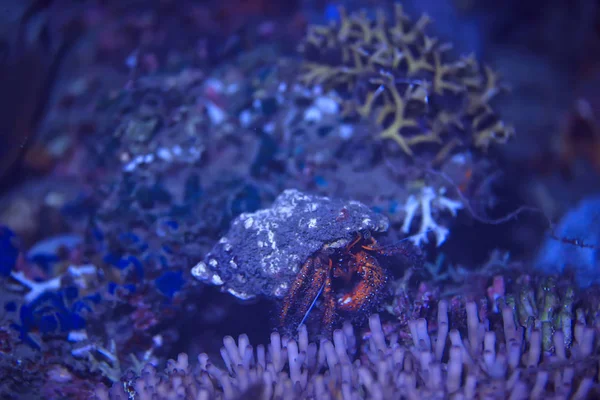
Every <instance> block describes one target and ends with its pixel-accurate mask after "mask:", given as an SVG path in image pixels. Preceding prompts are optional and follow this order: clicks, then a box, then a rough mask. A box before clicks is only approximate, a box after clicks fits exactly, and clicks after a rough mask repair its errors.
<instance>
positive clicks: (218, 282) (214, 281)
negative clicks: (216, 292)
mask: <svg viewBox="0 0 600 400" xmlns="http://www.w3.org/2000/svg"><path fill="white" fill-rule="evenodd" d="M210 283H212V284H213V285H216V286H221V285H222V284H223V279H221V277H220V276H219V275H217V274H214V275H213V276H212V277H211V279H210Z"/></svg>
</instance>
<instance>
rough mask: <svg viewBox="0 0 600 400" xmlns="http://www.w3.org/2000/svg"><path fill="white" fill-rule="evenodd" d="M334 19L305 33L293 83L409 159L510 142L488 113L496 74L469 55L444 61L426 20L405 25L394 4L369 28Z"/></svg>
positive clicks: (359, 21) (360, 17)
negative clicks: (317, 91) (418, 153)
mask: <svg viewBox="0 0 600 400" xmlns="http://www.w3.org/2000/svg"><path fill="white" fill-rule="evenodd" d="M340 17H341V18H340V22H339V23H337V24H331V25H328V26H310V27H309V29H308V33H307V35H306V37H305V39H304V41H303V43H302V44H301V46H300V51H301V53H302V54H303V57H304V62H303V66H302V68H303V72H302V74H301V76H300V82H301V83H303V84H305V85H308V86H321V87H323V88H324V89H325V90H332V89H334V90H338V91H340V92H341V93H345V94H346V95H347V98H348V99H350V102H351V103H353V105H354V107H350V108H349V109H350V110H354V111H355V112H356V113H357V114H359V115H361V116H362V117H370V118H373V120H374V121H375V123H376V124H377V125H378V126H380V127H381V131H380V133H379V135H378V136H379V138H381V139H392V140H394V141H395V142H396V143H397V144H398V145H399V146H400V148H401V149H402V151H403V152H404V153H406V154H407V155H410V156H412V155H413V154H414V148H415V147H416V146H418V145H420V144H425V143H429V144H433V145H435V146H436V148H437V150H436V151H437V154H438V156H439V157H446V156H447V155H449V154H451V153H452V152H453V150H454V149H455V148H456V147H457V146H471V147H475V148H478V149H480V150H484V151H485V150H487V149H488V147H489V146H490V145H491V144H492V143H505V142H506V141H507V140H508V139H509V138H510V137H511V136H513V134H514V131H513V129H512V128H511V127H510V126H507V125H506V124H505V123H504V122H502V121H501V120H500V119H499V118H498V117H497V115H496V113H495V112H494V110H493V108H492V106H491V101H492V100H493V99H494V98H495V97H496V95H497V94H498V93H499V92H500V91H501V90H502V88H501V86H500V85H499V83H498V76H497V74H496V73H495V72H494V71H493V70H492V69H491V68H489V67H487V66H480V65H479V63H478V62H477V61H476V60H475V58H474V57H473V56H469V57H463V58H461V59H459V60H457V61H447V58H448V57H447V53H448V50H449V48H450V46H448V45H445V44H442V43H440V42H439V41H438V39H436V38H433V37H430V36H428V35H426V34H425V28H426V26H427V25H428V24H429V22H430V21H429V18H428V17H427V16H422V17H421V18H420V19H419V20H417V21H416V22H413V21H411V19H410V18H409V17H408V16H407V15H406V14H405V13H404V11H403V8H402V6H401V5H400V4H397V5H396V6H395V14H394V18H393V19H392V21H388V19H387V18H386V15H385V13H384V12H383V11H381V10H379V11H378V12H377V16H376V18H375V20H374V21H372V20H370V19H369V18H368V16H367V14H366V13H365V12H361V13H357V14H352V15H348V14H347V13H346V11H345V10H344V9H343V8H341V9H340ZM439 157H438V158H439Z"/></svg>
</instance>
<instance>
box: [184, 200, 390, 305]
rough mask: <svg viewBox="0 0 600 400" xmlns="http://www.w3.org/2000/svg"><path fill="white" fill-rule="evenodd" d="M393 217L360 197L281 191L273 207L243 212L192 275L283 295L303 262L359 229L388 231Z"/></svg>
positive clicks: (246, 291)
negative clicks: (388, 217)
mask: <svg viewBox="0 0 600 400" xmlns="http://www.w3.org/2000/svg"><path fill="white" fill-rule="evenodd" d="M388 226H389V221H388V219H387V217H386V216H384V215H382V214H378V213H375V212H374V211H372V210H371V209H369V207H367V206H365V205H364V204H362V203H360V202H358V201H352V200H351V201H342V200H337V199H330V198H328V197H321V196H314V195H309V194H304V193H301V192H299V191H297V190H286V191H284V192H283V193H281V194H280V195H279V196H278V197H277V199H275V202H274V203H273V205H272V206H271V208H267V209H263V210H259V211H257V212H255V213H246V214H241V215H240V216H239V217H237V218H236V219H235V220H234V221H233V223H232V225H231V228H230V229H229V232H228V233H227V234H226V235H225V236H223V237H222V238H221V239H220V240H219V242H218V243H217V244H216V245H215V246H214V247H213V249H212V250H211V251H210V252H209V253H208V254H207V255H206V257H205V258H204V261H201V262H199V263H198V264H197V265H196V266H195V267H194V268H192V275H193V276H194V277H196V278H197V279H199V280H201V281H203V282H205V283H208V284H211V285H222V286H223V288H222V289H223V290H224V291H227V292H229V293H231V294H232V295H234V296H236V297H238V298H240V299H244V300H247V299H251V298H254V297H256V296H266V297H271V298H273V297H274V298H282V297H283V296H284V295H285V294H286V292H287V290H288V288H289V287H290V285H291V283H292V282H293V280H294V279H295V277H296V275H297V273H298V271H299V270H300V268H301V266H302V264H303V263H304V262H305V261H306V260H307V259H308V258H309V257H310V256H312V255H313V254H314V253H315V252H317V251H319V250H321V249H323V248H325V247H341V246H344V245H346V244H347V243H349V242H350V241H351V240H352V239H353V238H354V237H355V235H356V233H357V232H360V231H366V230H368V231H370V232H385V231H386V230H387V229H388Z"/></svg>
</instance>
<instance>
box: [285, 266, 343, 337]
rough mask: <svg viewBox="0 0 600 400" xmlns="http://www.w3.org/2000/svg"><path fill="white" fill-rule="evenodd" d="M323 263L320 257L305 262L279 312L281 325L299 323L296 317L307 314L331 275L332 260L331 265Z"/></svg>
mask: <svg viewBox="0 0 600 400" xmlns="http://www.w3.org/2000/svg"><path fill="white" fill-rule="evenodd" d="M323 264H324V262H323V260H322V259H320V258H318V257H311V258H309V259H308V260H307V261H306V262H305V263H304V265H303V266H302V269H301V270H300V272H299V273H298V275H297V277H296V279H295V280H294V283H292V287H291V288H290V290H289V291H288V293H287V294H286V295H285V298H284V299H283V306H282V307H281V311H280V312H279V322H280V324H281V326H284V327H285V326H289V324H291V323H294V322H296V323H297V322H298V321H295V320H296V319H297V320H301V319H302V318H303V317H304V316H305V315H306V312H307V311H308V310H309V309H310V307H311V305H312V303H313V300H314V299H315V297H316V296H317V295H318V293H319V292H320V291H321V287H322V286H323V284H325V282H326V280H327V278H328V277H329V275H330V271H331V268H332V263H331V260H329V265H327V264H325V265H323ZM326 290H327V285H325V288H324V289H323V291H324V292H325V291H326Z"/></svg>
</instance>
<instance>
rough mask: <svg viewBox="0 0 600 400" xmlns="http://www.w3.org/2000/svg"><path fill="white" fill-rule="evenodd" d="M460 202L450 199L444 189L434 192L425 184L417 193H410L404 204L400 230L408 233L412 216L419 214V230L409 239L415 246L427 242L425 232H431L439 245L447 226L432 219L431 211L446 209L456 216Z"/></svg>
mask: <svg viewBox="0 0 600 400" xmlns="http://www.w3.org/2000/svg"><path fill="white" fill-rule="evenodd" d="M462 208H463V205H462V203H461V202H459V201H456V200H452V199H450V198H448V197H446V196H445V195H444V189H443V188H442V189H441V190H440V191H439V192H436V191H435V190H434V189H433V188H432V187H431V186H426V187H424V188H423V189H422V190H421V193H419V194H418V195H410V196H409V198H408V199H407V200H406V203H405V204H404V207H403V210H404V212H405V216H404V223H403V224H402V232H404V233H409V232H410V227H411V225H412V222H413V220H414V218H415V217H416V216H417V215H420V216H421V225H420V227H419V231H418V232H417V234H415V235H414V236H411V238H410V240H411V241H412V242H413V243H414V244H415V245H417V246H419V245H420V244H421V243H428V241H429V240H428V239H427V234H428V233H429V232H433V233H434V234H435V237H436V243H437V246H441V245H442V244H443V243H444V242H445V241H446V238H447V237H448V233H449V232H450V231H449V230H448V228H445V227H443V226H441V225H438V224H437V222H435V220H434V219H433V215H432V212H433V211H438V212H439V211H442V210H447V211H449V212H450V214H452V216H453V217H454V216H456V214H457V212H458V210H460V209H462Z"/></svg>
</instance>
